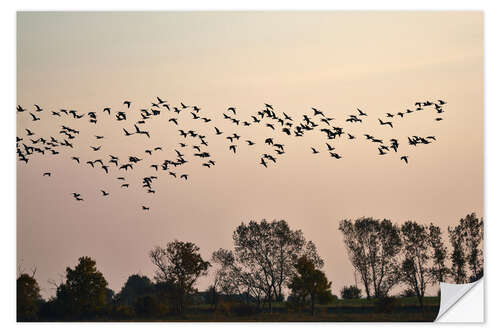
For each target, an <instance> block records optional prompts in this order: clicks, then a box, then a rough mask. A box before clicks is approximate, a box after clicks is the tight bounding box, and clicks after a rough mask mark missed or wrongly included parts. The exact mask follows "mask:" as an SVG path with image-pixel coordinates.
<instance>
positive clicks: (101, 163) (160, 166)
mask: <svg viewBox="0 0 500 333" xmlns="http://www.w3.org/2000/svg"><path fill="white" fill-rule="evenodd" d="M445 104H446V102H445V101H443V100H437V101H435V102H432V101H424V102H416V103H415V105H414V108H413V109H406V111H404V112H397V113H394V114H393V113H386V114H385V117H384V119H380V118H378V123H379V125H380V126H388V127H390V128H394V126H395V124H396V122H395V120H401V119H403V118H405V117H408V116H409V115H410V114H412V113H414V112H422V111H424V110H429V109H430V110H431V111H433V112H436V114H437V115H436V116H435V118H434V120H435V121H442V120H443V118H442V117H441V114H442V113H443V112H444V110H443V106H444V105H445ZM131 106H132V102H130V101H124V102H123V108H124V110H119V111H116V112H115V111H112V110H111V108H110V107H105V108H104V109H103V110H102V111H99V112H95V111H92V112H87V113H81V112H78V111H76V110H68V109H60V110H59V111H53V110H50V111H48V110H45V109H44V108H42V107H40V106H39V105H37V104H35V105H34V109H33V110H27V109H26V108H24V107H22V106H21V105H18V106H17V112H18V114H22V113H23V112H27V113H29V115H30V116H31V121H32V122H38V121H40V120H42V118H45V117H42V116H41V115H45V114H48V115H47V117H50V118H56V119H59V120H60V121H63V122H64V121H66V119H65V118H69V119H78V120H81V121H87V120H88V122H89V123H90V124H91V125H89V126H91V127H94V129H95V130H97V127H96V125H97V124H98V120H100V119H102V118H101V117H107V118H109V119H111V120H114V121H116V122H118V123H120V122H121V124H123V126H119V127H120V128H121V130H122V131H123V132H122V133H123V136H124V137H129V136H133V135H136V136H143V137H144V138H145V139H146V140H148V139H150V138H151V136H152V135H153V133H150V131H148V130H146V129H145V125H146V123H147V122H149V121H151V120H152V119H155V118H157V117H159V116H161V115H163V114H166V118H164V121H165V120H166V124H168V125H169V126H173V127H175V128H177V131H178V133H179V136H180V137H181V138H182V141H181V142H180V143H178V146H176V147H175V148H174V149H173V150H172V152H175V154H174V155H173V156H174V157H173V158H170V159H164V157H165V156H163V158H162V159H161V160H160V161H154V162H153V164H150V165H149V167H150V168H151V169H152V170H154V174H153V175H151V176H147V177H143V178H142V187H143V188H144V189H145V190H146V192H147V193H151V194H154V193H155V192H156V191H155V189H154V188H153V184H154V182H155V181H156V180H157V179H158V177H159V175H160V173H161V172H164V173H165V174H166V175H168V176H170V177H173V178H178V179H179V180H181V179H182V180H183V181H187V180H188V177H189V175H188V174H187V173H184V172H182V171H178V170H180V169H182V166H183V165H185V164H186V163H188V162H189V161H188V160H187V159H186V158H188V157H187V156H192V157H194V159H195V160H196V161H199V162H200V164H201V166H202V167H206V168H212V167H214V166H215V165H216V162H215V161H214V160H213V159H212V158H213V156H212V155H211V153H210V152H209V151H208V146H209V144H208V138H207V135H206V134H204V133H201V132H199V131H195V130H192V129H189V130H188V129H181V128H180V127H179V126H180V125H182V124H183V119H182V117H190V118H192V119H193V120H195V121H198V122H200V124H203V125H205V126H206V127H207V130H209V131H210V132H211V133H213V135H215V137H220V138H223V140H224V141H226V140H227V141H226V142H227V144H228V149H229V151H231V152H232V153H233V154H237V152H238V151H239V150H240V149H241V146H254V145H257V144H258V142H257V140H255V139H251V138H248V139H242V135H240V134H238V133H235V132H233V131H231V132H233V133H229V132H226V131H225V130H222V129H221V128H222V127H221V125H219V124H218V125H217V126H214V125H212V123H213V122H214V121H213V119H211V118H208V117H206V116H203V114H202V112H201V109H200V107H198V106H196V105H193V106H189V105H185V104H184V103H180V105H178V106H174V105H172V104H170V103H168V102H167V101H165V100H163V99H161V98H160V97H157V98H156V100H155V101H153V102H151V106H150V107H149V108H142V109H140V111H139V112H134V111H133V109H131ZM354 113H355V114H351V115H349V116H348V118H347V119H345V120H344V122H345V123H352V124H353V125H352V126H354V124H356V123H362V122H363V120H365V119H366V118H367V117H368V114H367V113H365V112H364V111H362V110H360V109H359V108H358V109H356V111H355V112H354ZM222 116H223V121H224V122H226V123H227V124H228V126H235V127H239V126H243V127H249V126H263V127H264V128H269V130H270V133H273V134H274V136H273V137H268V138H265V139H263V140H262V142H261V143H262V144H263V145H264V146H265V147H266V148H267V149H268V152H264V153H262V154H260V155H259V158H258V159H259V161H258V162H259V164H260V165H262V167H265V168H268V167H269V166H270V165H273V164H276V163H277V161H278V158H279V156H280V155H283V154H285V144H284V143H283V142H279V141H278V140H279V138H278V134H279V135H282V136H290V137H297V138H298V137H303V136H305V135H307V134H308V133H309V132H313V131H316V132H317V131H318V130H319V132H321V133H322V135H324V136H325V140H326V142H325V145H326V151H327V152H328V153H329V156H330V157H331V158H333V159H340V158H342V157H343V156H342V155H340V154H339V153H337V152H336V151H335V150H336V147H334V144H333V142H335V140H339V139H341V138H346V139H347V140H356V139H357V137H356V136H355V135H353V134H352V133H350V132H346V131H345V130H347V129H346V128H345V126H341V124H342V120H340V121H337V120H336V119H335V118H333V117H330V116H328V115H325V113H324V112H323V111H321V110H319V109H317V108H314V107H313V108H311V111H310V112H309V113H306V114H303V115H302V117H301V118H299V119H295V120H294V119H293V118H292V117H291V116H290V115H288V114H286V113H285V112H280V111H277V110H275V108H274V107H273V105H271V104H267V103H266V104H264V107H263V108H262V109H261V110H259V111H258V112H256V113H255V114H253V115H251V116H250V119H248V120H243V119H238V118H237V117H238V111H237V108H236V107H232V106H231V107H228V108H227V110H226V111H224V112H223V113H222ZM50 118H49V119H50ZM28 119H29V118H28ZM130 121H133V127H132V126H130V124H129V122H130ZM339 122H340V124H338V123H339ZM82 125H83V124H82ZM352 126H351V127H352ZM30 127H31V126H30ZM79 127H80V126H79ZM23 132H25V133H22V134H24V135H21V136H17V137H16V147H17V157H18V160H19V161H21V162H23V163H25V164H27V163H28V162H29V160H30V159H31V158H32V157H34V156H36V155H48V156H53V155H59V154H60V153H61V152H63V151H64V152H68V151H69V152H71V151H74V148H75V147H76V146H77V141H78V140H77V139H78V137H79V136H80V130H79V129H76V128H72V127H70V126H67V125H61V127H60V128H57V129H56V132H54V133H53V134H52V135H49V136H48V137H47V136H46V137H43V136H41V135H37V134H36V133H35V132H33V131H32V130H31V129H30V128H25V129H24V131H23ZM363 136H364V138H365V139H366V140H368V141H369V142H372V143H374V144H376V148H377V150H378V155H386V154H389V153H392V152H391V149H392V150H393V151H394V154H396V153H397V152H398V148H399V146H400V141H399V140H398V139H396V138H391V139H390V140H389V141H388V142H384V140H383V139H380V138H377V137H375V136H374V135H371V134H363ZM93 138H94V139H95V140H96V144H94V145H90V146H89V151H90V152H91V153H92V154H94V156H95V158H91V159H90V160H87V161H85V160H83V159H82V158H81V157H79V156H74V155H75V154H69V155H71V156H70V159H71V160H72V161H74V163H76V164H77V165H86V166H88V167H91V168H94V169H101V170H102V172H104V173H105V174H109V173H110V171H111V169H113V168H114V169H116V170H117V171H118V173H120V176H119V177H116V178H117V180H118V181H120V182H121V183H120V187H121V188H123V189H127V188H128V187H129V185H130V183H129V182H127V180H126V178H125V175H126V174H127V173H128V172H129V171H130V170H134V168H135V167H137V165H139V164H145V163H147V162H146V161H147V160H148V157H149V158H150V159H152V158H153V155H155V156H156V155H157V154H159V153H160V152H161V151H163V147H162V146H156V147H151V148H148V149H145V150H144V154H146V155H143V156H127V157H121V156H115V155H112V154H104V153H103V150H102V148H103V144H101V142H105V136H104V135H94V136H93ZM240 139H241V140H240ZM188 141H189V143H187V142H188ZM192 141H195V142H192ZM434 141H436V137H435V136H426V137H420V136H410V137H408V145H409V146H417V145H427V144H430V143H432V142H434ZM310 149H311V153H312V154H313V155H316V154H320V153H321V149H320V148H318V147H310ZM186 150H188V151H187V152H186ZM190 153H192V155H191V154H190ZM103 155H104V156H103ZM189 158H191V157H189ZM399 158H400V159H401V160H402V161H403V162H404V163H406V164H408V156H407V155H403V156H400V157H399ZM141 162H142V163H141ZM148 164H149V163H148ZM51 175H52V173H51V172H50V171H48V172H44V173H42V176H44V177H50V176H51ZM98 193H100V194H101V195H102V196H104V197H106V196H109V195H110V192H109V191H106V190H104V189H100V190H99V192H98ZM71 195H72V196H73V198H74V199H75V200H76V201H83V200H84V199H83V198H82V196H81V194H80V193H77V192H73V193H71ZM141 208H142V210H144V211H148V210H149V207H147V206H144V205H142V206H141Z"/></svg>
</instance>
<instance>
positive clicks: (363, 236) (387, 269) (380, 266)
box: [339, 217, 402, 298]
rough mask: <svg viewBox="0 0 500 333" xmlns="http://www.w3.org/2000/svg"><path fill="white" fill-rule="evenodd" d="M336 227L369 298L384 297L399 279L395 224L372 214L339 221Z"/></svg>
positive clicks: (398, 244)
mask: <svg viewBox="0 0 500 333" xmlns="http://www.w3.org/2000/svg"><path fill="white" fill-rule="evenodd" d="M339 230H340V231H341V232H342V233H343V235H344V243H345V246H346V249H347V252H348V255H349V259H350V261H351V263H352V264H353V266H354V268H355V269H356V270H357V271H358V272H359V273H360V275H361V279H362V280H363V284H364V287H365V292H366V295H367V297H368V298H370V297H371V295H372V292H371V291H372V290H373V295H374V296H375V297H377V298H380V297H385V296H386V295H387V294H388V293H389V290H390V289H391V288H392V287H393V286H394V285H395V284H397V282H398V281H399V273H398V270H399V267H400V265H399V263H398V258H397V255H398V254H399V252H400V250H401V246H402V244H401V238H400V232H399V229H398V228H397V226H396V225H393V224H392V222H391V221H389V220H387V219H384V220H382V221H379V220H376V219H373V218H371V217H363V218H359V219H356V221H355V222H354V223H353V222H351V220H342V221H341V222H340V224H339Z"/></svg>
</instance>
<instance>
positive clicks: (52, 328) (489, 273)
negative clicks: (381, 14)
mask: <svg viewBox="0 0 500 333" xmlns="http://www.w3.org/2000/svg"><path fill="white" fill-rule="evenodd" d="M6 2H7V1H4V2H2V4H1V5H0V6H1V10H0V24H1V26H2V29H0V33H1V37H2V38H1V41H2V43H3V46H4V48H2V51H1V53H0V54H1V57H2V62H1V64H2V71H1V74H2V80H1V84H2V90H1V91H2V99H1V104H2V110H3V111H2V113H3V117H2V125H3V126H2V130H1V131H0V135H1V139H2V140H1V141H0V142H1V143H2V144H1V145H0V147H1V150H2V151H1V153H2V154H1V155H0V156H2V159H1V162H2V163H1V164H0V165H1V171H2V172H1V175H3V178H2V191H1V205H2V206H1V208H2V215H3V216H4V218H3V219H2V229H3V230H2V232H1V235H2V236H1V237H2V239H1V241H0V246H1V247H2V252H1V253H2V258H3V259H4V260H3V261H2V266H1V267H2V268H3V270H2V274H0V278H1V282H2V283H1V284H0V286H2V290H1V294H0V295H1V301H0V303H1V308H0V316H1V317H0V318H1V319H2V323H1V327H2V331H5V332H7V331H11V330H16V331H17V330H19V331H34V330H36V331H37V332H40V331H41V332H44V331H47V332H51V333H52V332H67V331H68V329H71V330H72V331H75V332H82V331H87V330H89V329H91V330H92V331H95V330H96V331H101V330H102V331H104V330H106V331H109V330H117V331H118V330H119V331H120V332H135V331H136V330H137V329H141V328H142V326H139V325H147V330H148V331H160V330H161V331H165V330H175V331H179V330H187V331H200V330H203V331H204V332H206V331H208V332H220V331H222V332H229V331H234V330H235V329H236V330H238V331H239V332H252V333H254V331H255V330H262V329H264V330H268V329H269V330H287V332H299V331H303V330H304V329H308V330H309V329H314V330H318V331H324V332H326V331H328V332H330V331H332V330H343V329H346V328H347V329H349V330H358V329H359V330H370V332H386V331H387V330H395V331H401V330H402V329H404V330H405V331H406V330H409V331H421V330H422V329H424V327H422V326H421V325H414V324H338V323H335V324H282V323H280V324H194V323H187V324H186V323H183V324H164V323H162V324H137V323H132V324H35V325H31V324H16V323H15V306H14V299H15V270H16V257H15V249H16V203H15V196H14V193H15V192H16V180H15V168H16V164H15V159H14V149H15V146H14V139H13V138H14V136H15V121H16V120H15V112H13V110H14V106H15V100H16V91H15V87H16V84H15V82H16V67H15V60H16V56H15V52H16V35H15V27H16V22H15V19H16V11H17V10H194V9H209V10H228V9H234V10H279V9H288V10H318V9H332V10H481V11H484V12H485V16H484V17H485V68H486V69H487V71H486V70H485V112H486V114H485V214H484V217H485V246H486V249H487V251H486V252H487V254H486V263H485V268H486V281H485V283H486V284H487V287H486V288H487V294H486V295H485V296H486V297H485V298H486V315H485V320H486V322H487V324H486V325H473V326H471V325H456V324H447V325H443V324H423V325H425V326H426V327H425V330H428V329H431V330H433V329H439V330H442V329H450V330H453V331H455V332H457V331H458V332H461V331H470V330H474V331H476V330H478V329H484V328H491V326H497V323H498V319H497V318H498V315H495V313H496V312H497V311H498V310H497V307H496V304H495V303H496V302H497V301H498V299H500V298H498V296H500V295H499V293H498V284H495V283H488V281H496V278H495V277H496V276H497V273H498V268H497V265H496V264H495V260H488V258H495V257H496V256H495V255H494V254H495V252H498V246H499V245H498V244H499V243H500V242H498V241H495V237H500V236H499V235H500V232H499V227H498V224H499V223H500V219H499V213H498V200H499V199H498V196H497V195H495V194H497V193H498V187H499V186H500V183H499V177H500V176H499V175H498V170H500V165H499V163H498V161H499V158H498V154H499V149H498V147H499V145H498V144H499V139H498V132H497V128H496V127H497V126H499V125H500V117H499V113H500V107H499V102H498V95H499V90H500V84H499V82H498V81H499V77H500V72H499V65H498V63H499V61H500V52H499V43H500V38H498V36H499V33H498V32H499V31H500V15H499V11H498V3H499V2H498V1H495V0H492V1H479V0H475V1H470V0H469V1H458V0H455V1H442V0H441V1H438V0H434V1H428V0H419V1H404V2H403V1H401V0H400V1H397V0H393V1H389V0H378V1H373V0H372V1H369V0H366V1H354V0H351V1H344V2H333V1H330V2H326V1H314V0H308V1H295V0H288V1H271V0H266V1H262V0H254V1H238V2H236V1H222V0H211V1H202V0H198V1H194V0H192V1H187V0H184V1H177V2H171V1H169V2H165V1H162V2H159V1H158V2H156V1H148V0H142V1H128V0H121V1H107V2H104V1H97V0H86V1H62V0H57V1H55V0H46V1H43V2H41V1H27V0H26V1H22V0H20V1H15V2H14V1H11V2H9V3H6ZM490 309H492V310H491V311H489V310H490ZM489 314H490V315H491V316H490V315H489ZM305 325H307V327H305ZM347 325H349V327H346V326H347Z"/></svg>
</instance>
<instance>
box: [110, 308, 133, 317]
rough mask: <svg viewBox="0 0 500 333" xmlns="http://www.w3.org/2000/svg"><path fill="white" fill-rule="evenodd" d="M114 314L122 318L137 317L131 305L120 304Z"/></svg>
mask: <svg viewBox="0 0 500 333" xmlns="http://www.w3.org/2000/svg"><path fill="white" fill-rule="evenodd" d="M114 316H115V317H117V318H120V319H132V318H134V317H135V309H134V308H133V307H131V306H129V305H118V306H116V307H115V308H114Z"/></svg>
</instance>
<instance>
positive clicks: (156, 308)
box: [135, 295, 168, 317]
mask: <svg viewBox="0 0 500 333" xmlns="http://www.w3.org/2000/svg"><path fill="white" fill-rule="evenodd" d="M135 312H136V313H137V315H140V316H145V317H156V316H164V315H166V314H167V313H168V307H167V306H166V305H165V304H163V303H160V302H159V301H158V299H156V297H154V296H151V295H147V296H143V297H139V298H138V299H137V300H136V302H135Z"/></svg>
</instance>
